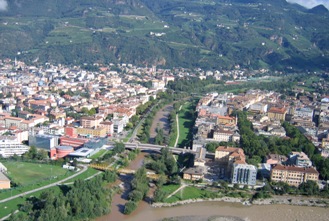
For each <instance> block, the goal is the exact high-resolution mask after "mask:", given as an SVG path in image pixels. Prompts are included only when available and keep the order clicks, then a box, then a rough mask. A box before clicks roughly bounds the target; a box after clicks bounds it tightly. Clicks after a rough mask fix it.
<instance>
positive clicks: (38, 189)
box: [0, 165, 88, 203]
mask: <svg viewBox="0 0 329 221" xmlns="http://www.w3.org/2000/svg"><path fill="white" fill-rule="evenodd" d="M79 166H82V167H83V169H82V170H80V171H79V172H77V173H75V174H73V175H72V176H69V177H67V178H65V179H62V180H60V181H58V182H55V183H52V184H49V185H46V186H42V187H40V188H37V189H34V190H30V191H26V192H24V193H20V194H18V195H15V196H12V197H9V198H6V199H3V200H0V203H5V202H7V201H10V200H13V199H16V198H18V197H23V196H26V195H28V194H31V193H35V192H37V191H40V190H44V189H48V188H50V187H53V186H57V185H59V184H61V183H63V182H65V181H67V180H69V179H72V178H74V177H76V176H78V175H80V174H81V173H83V172H85V171H86V170H87V169H88V167H87V166H85V165H79Z"/></svg>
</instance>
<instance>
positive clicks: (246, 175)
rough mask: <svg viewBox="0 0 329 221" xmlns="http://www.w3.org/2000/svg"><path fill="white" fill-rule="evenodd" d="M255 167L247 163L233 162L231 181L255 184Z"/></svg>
mask: <svg viewBox="0 0 329 221" xmlns="http://www.w3.org/2000/svg"><path fill="white" fill-rule="evenodd" d="M256 177H257V168H256V167H255V166H254V165H249V164H234V165H233V170H232V183H234V184H244V185H251V186H254V185H256Z"/></svg>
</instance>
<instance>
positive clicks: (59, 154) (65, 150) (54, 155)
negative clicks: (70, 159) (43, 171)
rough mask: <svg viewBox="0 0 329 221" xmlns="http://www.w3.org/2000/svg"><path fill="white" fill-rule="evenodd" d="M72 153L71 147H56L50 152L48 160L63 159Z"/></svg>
mask: <svg viewBox="0 0 329 221" xmlns="http://www.w3.org/2000/svg"><path fill="white" fill-rule="evenodd" d="M72 152H74V149H73V147H71V146H57V147H55V148H52V149H51V150H50V158H51V159H60V158H64V157H66V156H67V155H69V154H70V153H72Z"/></svg>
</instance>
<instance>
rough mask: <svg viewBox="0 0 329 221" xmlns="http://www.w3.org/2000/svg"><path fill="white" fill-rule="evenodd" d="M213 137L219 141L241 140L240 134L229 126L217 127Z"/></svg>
mask: <svg viewBox="0 0 329 221" xmlns="http://www.w3.org/2000/svg"><path fill="white" fill-rule="evenodd" d="M213 139H214V140H216V141H218V142H239V141H240V134H239V133H238V132H237V131H232V130H229V129H228V128H216V129H215V130H214V136H213Z"/></svg>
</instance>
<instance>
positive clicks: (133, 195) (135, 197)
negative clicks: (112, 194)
mask: <svg viewBox="0 0 329 221" xmlns="http://www.w3.org/2000/svg"><path fill="white" fill-rule="evenodd" d="M128 199H129V200H131V201H134V202H139V201H141V200H142V199H143V193H142V192H140V191H138V190H133V191H131V192H130V193H129V195H128Z"/></svg>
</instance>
